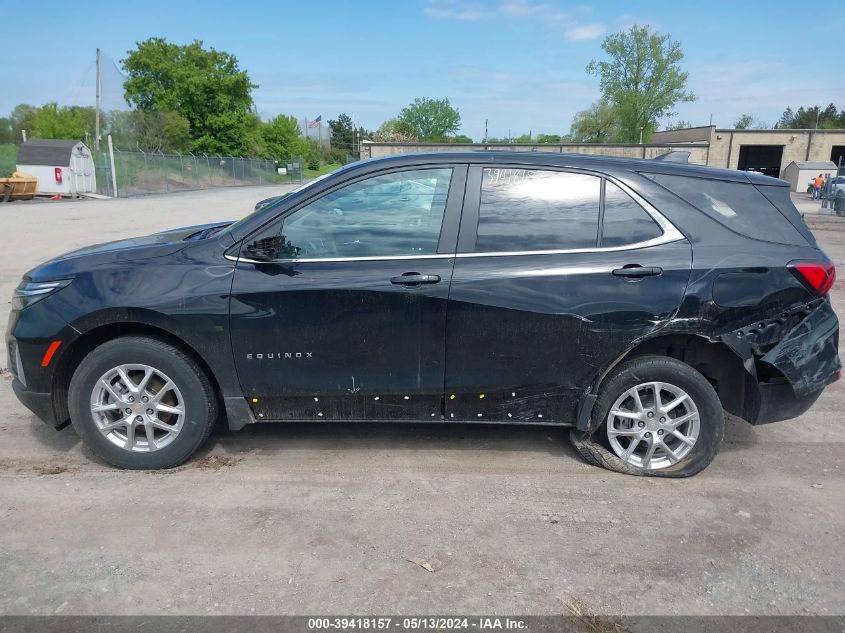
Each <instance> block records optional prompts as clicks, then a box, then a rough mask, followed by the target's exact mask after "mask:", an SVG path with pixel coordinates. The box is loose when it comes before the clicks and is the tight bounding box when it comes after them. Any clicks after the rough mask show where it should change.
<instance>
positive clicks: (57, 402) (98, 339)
mask: <svg viewBox="0 0 845 633" xmlns="http://www.w3.org/2000/svg"><path fill="white" fill-rule="evenodd" d="M157 321H158V320H157ZM75 327H76V326H75ZM130 335H136V336H137V335H142V336H149V337H153V338H157V339H159V340H163V341H166V342H167V343H170V344H171V345H173V346H175V347H178V348H179V349H181V350H182V351H183V352H184V353H186V354H188V355H189V356H190V357H191V358H192V359H193V360H194V361H195V362H196V363H197V364H198V365H199V366H200V367H201V368H202V369H203V370H204V371H205V373H206V375H207V376H208V379H209V380H210V381H211V385H212V387H213V388H214V391H215V393H216V394H217V396H218V398H219V399H220V400H221V403H222V398H223V392H222V390H221V387H220V380H219V377H218V376H217V375H216V374H215V372H214V371H213V370H212V368H211V366H210V365H209V364H208V363H207V362H206V360H205V359H204V358H203V357H202V355H201V354H200V353H199V352H198V351H197V350H196V348H195V347H194V346H193V345H191V344H190V343H189V342H188V341H186V340H185V337H183V336H180V335H179V334H177V333H175V332H173V331H172V330H171V329H168V328H167V327H166V326H165V325H164V324H163V323H161V322H160V321H158V322H152V319H142V318H138V317H137V315H136V316H135V318H134V319H131V320H126V319H114V318H113V319H108V320H105V322H104V321H103V319H102V317H100V318H99V319H98V322H97V323H96V324H95V325H92V326H91V327H90V328H88V329H86V330H84V331H82V333H81V334H80V335H79V336H78V337H77V338H76V339H74V340H73V341H72V342H71V343H70V344H69V345H68V346H67V348H66V349H65V350H64V353H63V354H62V356H61V358H60V359H59V362H58V364H57V366H56V369H55V371H54V373H53V379H52V394H53V410H54V412H55V415H56V420H58V421H59V422H60V424H61V425H62V426H65V425H66V424H67V423H68V420H69V418H70V414H69V412H68V388H69V385H70V380H71V378H72V376H73V374H74V372H75V371H76V368H77V367H78V366H79V363H81V362H82V359H84V358H85V357H86V356H87V355H88V354H89V353H90V352H91V351H93V350H94V349H96V348H97V347H99V346H100V345H102V344H103V343H105V342H107V341H110V340H113V339H115V338H119V337H121V336H130ZM221 410H225V408H221Z"/></svg>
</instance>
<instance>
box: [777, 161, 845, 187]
mask: <svg viewBox="0 0 845 633" xmlns="http://www.w3.org/2000/svg"><path fill="white" fill-rule="evenodd" d="M819 174H821V175H822V176H824V175H829V176H831V177H832V176H836V163H833V162H831V161H829V160H794V161H792V162H791V163H789V164H788V165H787V166H786V169H784V170H783V175H782V176H781V178H783V179H784V180H786V181H787V182H788V183H789V188H790V189H791V190H792V191H802V192H805V191H807V186H808V184H809V182H810V181H811V180H812V179H813V178H815V177H816V176H818V175H819Z"/></svg>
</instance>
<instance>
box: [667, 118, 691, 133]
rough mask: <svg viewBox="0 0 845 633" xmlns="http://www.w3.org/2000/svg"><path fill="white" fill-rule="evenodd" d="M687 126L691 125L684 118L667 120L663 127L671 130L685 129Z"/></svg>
mask: <svg viewBox="0 0 845 633" xmlns="http://www.w3.org/2000/svg"><path fill="white" fill-rule="evenodd" d="M688 127H692V123H690V122H689V121H687V120H685V119H677V120H676V121H669V123H667V124H666V127H665V128H664V129H666V130H667V131H670V132H671V131H673V130H685V129H686V128H688Z"/></svg>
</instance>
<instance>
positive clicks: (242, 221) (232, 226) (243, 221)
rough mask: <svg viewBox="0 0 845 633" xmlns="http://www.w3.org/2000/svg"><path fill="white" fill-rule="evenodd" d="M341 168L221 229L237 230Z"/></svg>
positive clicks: (225, 230)
mask: <svg viewBox="0 0 845 633" xmlns="http://www.w3.org/2000/svg"><path fill="white" fill-rule="evenodd" d="M341 169H344V168H343V167H340V168H339V169H335V170H334V171H330V172H329V173H327V174H323V175H322V176H318V177H317V178H315V179H314V180H309V181H308V182H306V183H303V184H301V185H300V186H299V187H297V188H296V189H294V190H293V191H289V192H287V193H286V194H282V195H280V196H279V199H278V200H276V201H275V202H272V203H270V204H268V205H267V206H264V207H261V208H260V209H256V210H255V211H253V212H252V213H249V214H247V215H246V216H244V217H243V218H241V219H240V220H238V221H237V222H235V223H234V224H230V225H229V226H227V227H226V228H225V229H223V231H221V233H222V232H227V231H232V230H237V229H238V228H240V227H241V226H243V225H244V224H246V223H247V222H250V221H251V220H252V219H253V218H256V217H258V216H259V215H261V214H263V213H267V212H268V211H270V210H271V209H273V207H275V206H276V205H277V204H279V202H281V201H282V200H286V199H287V198H288V197H290V196H291V195H293V194H296V193H299V192H300V191H305V190H306V189H308V188H309V187H313V186H314V185H316V184H317V183H318V182H320V181H321V180H324V179H326V178H328V177H329V176H331V175H332V174H336V173H337V172H338V171H340V170H341Z"/></svg>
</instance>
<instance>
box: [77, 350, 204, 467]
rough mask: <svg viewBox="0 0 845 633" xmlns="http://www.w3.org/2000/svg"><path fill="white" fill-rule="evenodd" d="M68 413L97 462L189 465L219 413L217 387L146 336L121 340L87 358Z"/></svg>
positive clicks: (200, 371)
mask: <svg viewBox="0 0 845 633" xmlns="http://www.w3.org/2000/svg"><path fill="white" fill-rule="evenodd" d="M121 372H122V373H121ZM127 381H129V382H131V383H132V384H131V386H130V385H129V383H128V382H127ZM130 400H131V402H130ZM68 409H69V410H70V417H71V422H72V424H73V428H74V429H76V432H77V434H78V435H79V436H80V437H81V438H82V440H83V442H85V444H86V445H87V446H88V447H89V448H90V449H91V450H92V451H93V452H94V453H96V454H97V456H99V457H100V458H101V459H103V460H105V461H106V462H108V463H110V464H112V465H114V466H118V467H120V468H127V469H139V470H145V469H150V470H155V469H162V468H172V467H174V466H178V465H179V464H181V463H182V462H184V461H185V460H186V459H188V458H189V457H190V456H191V455H193V454H194V452H195V451H196V450H197V449H198V448H199V447H200V445H201V444H202V443H203V442H204V441H205V440H206V438H208V435H209V434H210V433H211V429H212V428H213V427H214V423H215V421H216V420H217V415H218V406H217V397H216V394H215V391H214V388H213V387H212V385H211V381H210V380H209V377H208V375H207V374H206V372H205V371H204V370H203V369H202V368H201V367H200V366H199V365H198V364H197V363H196V361H194V359H193V358H191V357H190V356H188V355H187V354H185V352H184V351H182V350H181V349H180V348H178V347H176V346H174V345H171V344H170V343H168V342H165V341H163V340H161V339H158V338H153V337H146V336H124V337H120V338H116V339H114V340H111V341H108V342H106V343H103V344H102V345H100V346H99V347H97V348H96V349H94V350H93V351H92V352H91V353H89V354H88V355H87V356H86V357H85V358H84V359H83V360H82V362H81V363H80V364H79V366H78V367H77V368H76V371H75V372H74V374H73V377H72V378H71V381H70V387H69V393H68ZM127 420H128V421H130V422H129V424H127ZM130 435H131V438H130ZM130 440H131V444H130Z"/></svg>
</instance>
